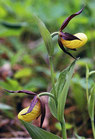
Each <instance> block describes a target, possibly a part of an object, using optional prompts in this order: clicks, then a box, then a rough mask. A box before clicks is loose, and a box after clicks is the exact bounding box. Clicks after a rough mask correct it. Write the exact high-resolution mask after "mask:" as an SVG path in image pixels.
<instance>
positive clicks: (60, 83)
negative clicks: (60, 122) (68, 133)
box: [49, 60, 76, 119]
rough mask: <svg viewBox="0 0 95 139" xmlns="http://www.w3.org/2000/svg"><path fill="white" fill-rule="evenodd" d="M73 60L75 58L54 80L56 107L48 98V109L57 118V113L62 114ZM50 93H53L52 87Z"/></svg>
mask: <svg viewBox="0 0 95 139" xmlns="http://www.w3.org/2000/svg"><path fill="white" fill-rule="evenodd" d="M75 62H76V60H75V61H74V62H73V63H72V64H71V65H70V66H68V67H67V68H66V69H65V70H63V71H62V72H61V73H60V75H59V78H58V80H57V82H56V93H57V94H56V96H57V98H58V109H57V108H56V105H55V102H54V100H53V99H52V98H49V108H50V111H51V113H52V115H53V116H54V117H55V118H57V119H58V117H59V116H58V115H62V116H63V108H64V105H65V101H66V100H65V99H66V96H67V92H68V89H69V85H70V80H71V77H72V74H73V69H74V65H75ZM66 86H67V87H66ZM64 89H65V90H64ZM63 90H64V92H65V93H64V92H63ZM51 93H53V89H52V90H51ZM61 97H62V100H61ZM64 97H65V98H64ZM63 98H64V99H63ZM63 101H64V102H63ZM61 109H62V113H61V114H58V113H59V112H60V111H61Z"/></svg>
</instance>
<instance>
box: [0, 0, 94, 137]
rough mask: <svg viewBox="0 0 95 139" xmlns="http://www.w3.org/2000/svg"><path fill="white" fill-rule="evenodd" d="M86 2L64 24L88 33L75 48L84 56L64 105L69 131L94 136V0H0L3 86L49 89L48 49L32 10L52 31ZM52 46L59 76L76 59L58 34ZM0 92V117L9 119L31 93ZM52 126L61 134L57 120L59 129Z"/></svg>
mask: <svg viewBox="0 0 95 139" xmlns="http://www.w3.org/2000/svg"><path fill="white" fill-rule="evenodd" d="M83 5H86V7H85V9H84V11H83V13H82V14H81V15H78V16H77V17H75V18H74V19H72V20H71V21H70V23H69V24H68V26H67V27H66V28H65V30H64V31H65V32H68V33H71V34H75V33H78V32H83V33H85V34H86V35H87V37H88V42H87V44H86V45H85V46H84V47H82V48H80V49H78V50H77V51H76V52H71V53H72V54H73V55H74V56H76V57H80V60H79V61H78V62H77V65H76V69H75V71H76V72H75V73H74V76H73V79H72V81H71V87H70V91H69V96H68V99H67V105H66V110H68V111H66V113H65V115H66V121H67V123H69V124H71V128H70V130H69V129H68V136H69V137H72V136H73V133H74V132H75V131H77V132H78V133H79V134H80V135H82V136H86V137H92V131H91V126H90V123H89V117H88V113H87V110H86V109H87V108H86V96H85V89H86V83H85V74H86V72H85V71H86V69H85V64H88V67H89V69H90V70H94V69H95V64H94V63H95V0H78V1H77V0H52V1H51V0H47V1H45V0H0V86H1V87H3V88H6V89H9V90H20V89H26V90H31V91H35V92H37V93H39V92H42V91H49V90H50V88H51V76H50V68H49V61H48V55H47V50H46V48H45V45H44V43H43V40H42V38H41V35H40V32H39V30H38V28H37V26H36V25H35V23H34V22H33V19H32V15H33V14H36V15H37V16H38V17H39V18H40V19H41V20H42V21H43V22H44V23H45V25H46V27H47V28H48V30H49V31H50V33H52V32H54V31H58V30H59V28H60V26H61V24H62V23H63V21H64V20H65V19H66V18H67V17H68V16H69V15H71V14H73V13H75V12H77V11H79V10H80V9H81V8H82V7H83ZM10 24H11V25H16V28H15V29H13V28H9V27H8V26H9V25H10ZM54 46H55V53H54V56H53V60H54V68H55V71H56V78H57V77H58V75H59V72H60V71H61V70H63V69H64V68H65V67H67V66H68V65H69V64H70V63H71V61H72V60H73V59H72V58H71V57H69V56H68V55H66V54H64V53H63V51H61V49H60V48H59V46H58V44H57V38H55V39H54ZM93 84H94V76H91V77H90V79H89V89H91V87H92V86H93ZM0 96H1V97H0V113H1V115H0V121H1V120H6V119H7V120H8V119H10V121H11V120H12V119H14V117H16V115H17V112H18V111H19V110H20V109H21V107H23V106H22V102H23V101H24V99H25V98H26V97H27V96H26V95H22V94H20V95H19V94H16V95H14V94H12V95H11V94H3V93H1V94H0ZM27 98H28V97H27ZM28 99H29V98H28ZM4 104H6V105H4ZM9 105H10V106H12V107H13V109H12V108H11V107H10V106H9ZM80 115H81V116H80ZM53 122H54V123H55V121H53ZM9 123H10V122H9ZM54 123H53V124H54ZM4 126H5V125H4ZM4 126H0V128H1V130H0V132H1V133H2V135H1V137H2V136H3V137H4V135H3V132H7V131H6V130H4ZM48 126H49V130H51V131H53V132H54V133H55V134H59V135H60V129H59V128H58V126H57V127H56V126H54V128H55V129H52V128H51V126H50V125H48ZM45 128H46V129H47V127H45ZM21 129H22V128H21V125H20V127H19V128H18V125H16V129H14V131H15V130H21ZM58 130H59V131H58ZM11 136H15V135H14V134H11V135H10V137H11ZM17 136H19V135H17ZM23 136H24V135H23ZM27 136H28V135H27Z"/></svg>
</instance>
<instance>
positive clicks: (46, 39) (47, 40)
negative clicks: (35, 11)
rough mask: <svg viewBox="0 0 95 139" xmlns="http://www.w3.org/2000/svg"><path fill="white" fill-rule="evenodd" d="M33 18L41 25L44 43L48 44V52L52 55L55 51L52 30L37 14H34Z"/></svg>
mask: <svg viewBox="0 0 95 139" xmlns="http://www.w3.org/2000/svg"><path fill="white" fill-rule="evenodd" d="M33 19H34V21H35V22H36V24H37V25H38V27H39V30H40V33H41V36H42V38H43V40H44V43H45V45H46V48H47V50H48V54H49V55H50V56H52V55H53V52H54V46H53V43H52V38H51V35H50V32H49V31H48V29H47V28H46V26H45V24H44V23H43V22H42V21H41V19H40V18H38V17H37V16H36V15H34V16H33Z"/></svg>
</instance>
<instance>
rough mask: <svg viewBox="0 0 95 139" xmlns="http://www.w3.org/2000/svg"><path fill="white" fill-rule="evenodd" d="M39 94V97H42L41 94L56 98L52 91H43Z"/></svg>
mask: <svg viewBox="0 0 95 139" xmlns="http://www.w3.org/2000/svg"><path fill="white" fill-rule="evenodd" d="M37 96H38V97H41V96H49V97H51V98H53V99H54V95H53V94H51V93H49V92H43V93H40V94H38V95H37Z"/></svg>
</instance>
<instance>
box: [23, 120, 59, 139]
mask: <svg viewBox="0 0 95 139" xmlns="http://www.w3.org/2000/svg"><path fill="white" fill-rule="evenodd" d="M21 122H22V123H23V125H24V126H25V128H26V129H27V131H28V132H29V134H30V136H31V138H32V139H53V138H54V139H61V138H60V137H58V136H56V135H54V134H52V133H50V132H47V131H45V130H43V129H41V128H39V127H36V126H34V125H32V124H30V123H28V122H24V121H21Z"/></svg>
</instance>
